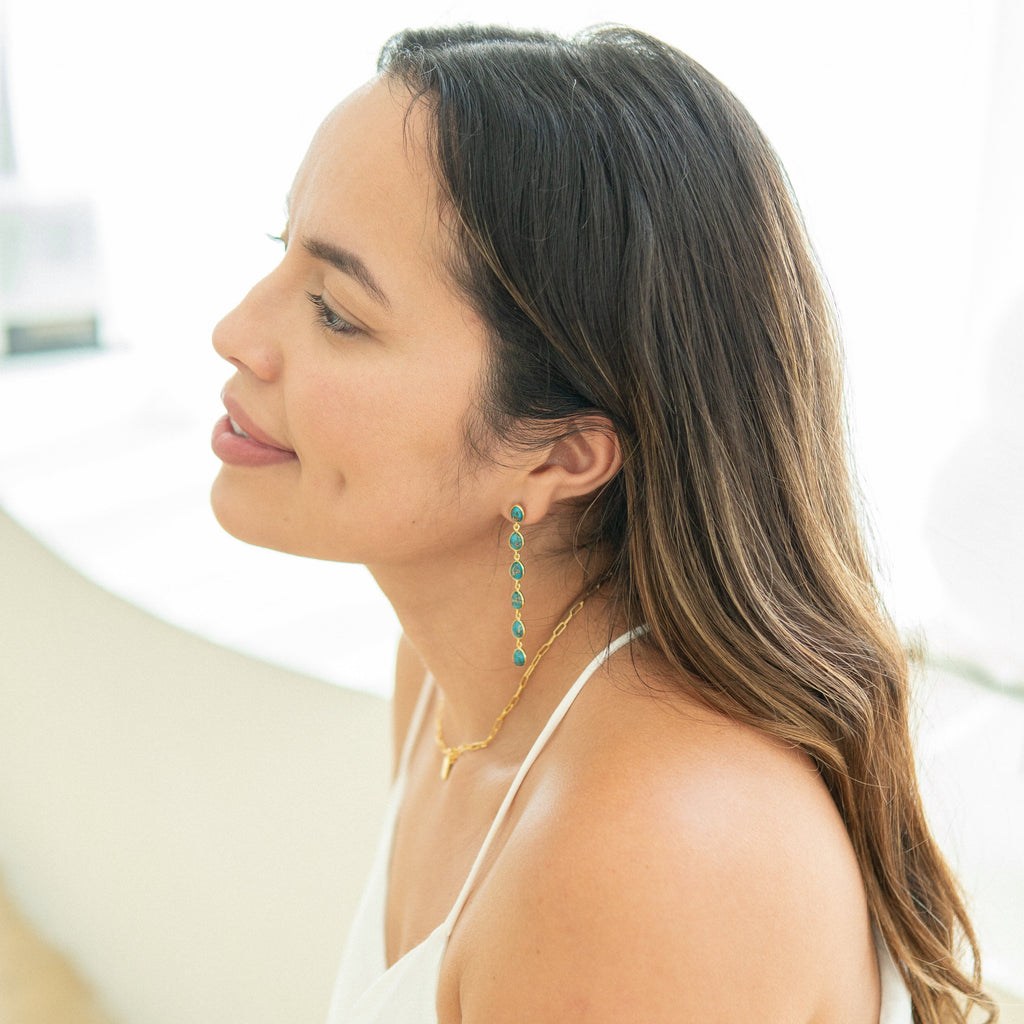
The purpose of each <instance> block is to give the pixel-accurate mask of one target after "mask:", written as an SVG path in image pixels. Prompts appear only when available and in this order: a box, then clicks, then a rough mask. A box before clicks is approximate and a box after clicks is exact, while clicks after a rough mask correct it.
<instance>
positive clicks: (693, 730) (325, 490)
mask: <svg viewBox="0 0 1024 1024" xmlns="http://www.w3.org/2000/svg"><path fill="white" fill-rule="evenodd" d="M282 240H283V241H284V243H285V246H286V249H285V254H284V257H283V259H282V261H281V263H280V265H279V266H278V267H277V268H276V269H275V270H274V271H273V272H272V273H271V274H270V276H269V277H267V278H266V279H265V280H264V281H262V282H260V283H259V284H258V285H257V286H256V287H255V288H254V289H253V291H252V292H251V293H250V294H249V296H248V297H247V298H246V299H245V300H244V301H243V303H242V304H241V305H240V306H239V307H238V308H237V309H236V310H235V311H234V312H233V313H231V314H229V315H228V317H227V318H226V319H225V320H224V321H223V322H222V323H221V324H220V325H219V326H218V328H217V331H216V335H215V347H216V348H217V351H218V352H219V353H220V354H221V355H222V356H223V357H224V358H226V359H227V360H229V361H230V362H231V363H233V364H234V366H235V367H236V371H237V372H236V373H235V375H234V377H233V378H232V379H231V381H230V382H229V383H228V385H227V387H226V389H225V394H224V403H225V406H226V409H227V412H228V416H226V417H225V418H224V419H223V420H222V421H221V423H220V424H218V427H217V429H216V431H215V435H214V448H215V450H216V451H217V453H218V454H219V455H220V456H221V458H222V460H223V461H224V468H223V469H222V471H221V472H220V474H219V476H218V478H217V480H216V483H215V484H214V488H213V505H214V509H215V512H216V514H217V517H218V519H219V520H220V522H221V523H222V525H223V526H224V527H225V528H226V529H227V530H229V531H230V532H231V533H233V534H235V535H236V536H238V537H240V538H242V539H244V540H247V541H250V542H252V543H256V544H261V545H264V546H267V547H272V548H277V549H280V550H284V551H291V552H294V553H296V554H300V555H307V556H312V557H316V558H325V559H334V560H338V561H355V562H362V563H364V564H366V565H367V566H368V567H369V568H370V570H371V571H372V572H373V575H374V577H375V578H376V580H377V582H378V583H379V584H380V586H381V587H382V589H383V590H384V592H385V593H386V594H387V596H388V598H389V599H390V601H391V602H392V604H393V605H394V608H395V610H396V611H397V613H398V616H399V619H400V620H401V622H402V626H403V633H404V635H403V638H402V641H401V644H400V649H399V652H398V663H397V672H396V686H395V701H394V722H395V745H396V750H397V751H400V752H401V754H400V757H399V759H398V763H397V765H396V775H397V778H396V783H395V787H394V791H393V793H392V798H391V806H390V811H389V818H388V826H387V829H386V830H385V835H384V837H383V839H382V846H381V850H380V854H379V857H378V862H377V865H376V868H375V872H374V875H373V877H372V878H371V881H370V884H369V888H368V890H367V894H366V898H365V899H364V903H363V906H362V908H361V910H360V912H359V915H358V916H357V920H356V922H355V925H354V928H353V933H352V937H351V939H350V942H349V947H348V950H347V952H346V956H345V960H344V963H343V965H342V971H341V976H340V978H339V982H338V987H337V990H336V993H335V999H334V1004H333V1006H332V1010H331V1016H330V1020H331V1022H332V1024H341V1022H369V1021H388V1022H395V1024H400V1022H404V1021H410V1022H411V1021H417V1022H418V1021H427V1020H431V1021H433V1020H435V1019H436V1020H438V1021H440V1022H442V1024H449V1022H457V1021H461V1022H463V1024H476V1022H487V1024H500V1022H505V1021H508V1022H513V1021H515V1022H520V1021H527V1020H528V1021H533V1022H542V1021H560V1022H561V1021H565V1020H586V1021H593V1022H605V1021H608V1022H610V1021H616V1022H619V1021H626V1020H630V1021H633V1020H637V1021H641V1020H642V1021H646V1022H656V1021H673V1022H679V1021H690V1020H692V1021H698V1020H699V1021H707V1020H714V1021H758V1022H780V1024H781V1022H786V1024H793V1022H807V1024H811V1022H814V1024H847V1022H849V1024H868V1022H871V1024H875V1022H877V1021H879V1020H884V1021H886V1022H890V1021H892V1022H895V1021H909V1020H910V1019H911V1009H910V1000H912V1001H913V1019H914V1020H916V1021H920V1022H929V1024H932V1022H938V1021H962V1020H964V1012H963V1008H964V1007H965V1006H966V1005H968V1004H970V1003H971V1002H972V1001H981V1000H983V999H984V996H983V995H982V993H981V991H980V989H979V987H978V985H979V976H978V973H977V967H975V974H974V976H973V977H969V976H966V975H965V974H964V973H963V972H962V970H961V967H960V966H959V962H958V959H957V955H958V952H959V949H958V942H959V941H960V940H961V939H965V940H966V943H967V945H968V946H969V948H970V951H971V953H972V954H973V955H974V958H975V965H977V950H976V945H975V941H974V937H973V933H972V931H971V927H970V923H969V921H968V919H967V917H966V914H965V911H964V908H963V904H962V902H961V900H960V896H959V894H958V891H957V887H956V885H955V883H954V881H953V879H952V877H951V876H950V873H949V871H948V869H947V868H946V866H945V864H944V862H943V860H942V857H941V855H940V853H939V852H938V850H937V849H936V847H935V844H934V842H933V840H932V838H931V837H930V835H929V832H928V830H927V827H926V824H925V822H924V819H923V816H922V811H921V806H920V802H919V799H918V796H917V791H916V787H915V782H914V767H913V759H912V752H911V746H910V741H909V738H908V731H907V706H906V703H907V664H906V659H905V657H904V654H903V652H902V650H901V647H900V643H899V640H898V638H897V636H896V633H895V631H894V629H893V627H892V625H891V623H890V622H889V620H888V618H887V617H886V615H885V613H884V611H883V609H882V607H881V605H880V602H879V599H878V596H877V593H876V591H875V588H874V584H873V581H872V576H871V572H870V569H869V566H868V563H867V560H866V557H865V554H864V550H863V546H862V542H861V537H860V533H859V528H858V523H857V516H856V511H855V507H854V503H853V499H852V487H851V482H850V478H849V475H848V468H847V450H846V440H845V435H844V428H843V417H842V408H841V390H842V385H841V377H840V368H839V355H838V343H837V338H836V331H835V327H834V323H833V319H832V314H831V311H830V308H829V303H828V301H827V297H826V293H825V290H824V286H823V284H822V281H821V279H820V277H819V274H818V272H817V270H816V267H815V264H814V260H813V256H812V253H811V250H810V247H809V245H808V243H807V240H806V238H805V235H804V232H803V228H802V225H801V222H800V218H799V215H798V213H797V210H796V206H795V203H794V201H793V199H792V197H791V196H790V194H789V190H788V187H787V182H786V179H785V177H784V174H783V172H782V170H781V168H780V166H779V164H778V161H777V159H776V157H775V156H774V154H773V152H772V150H771V148H770V147H769V145H768V143H767V142H766V141H765V140H764V138H763V136H762V135H761V134H760V132H759V130H758V129H757V127H756V126H755V125H754V123H753V122H752V120H751V119H750V117H749V115H748V114H747V113H746V111H745V110H744V109H743V108H742V107H741V106H740V105H739V104H738V103H737V101H736V100H735V99H734V98H733V97H732V96H731V94H730V93H728V92H727V91H726V90H725V89H724V88H723V87H722V86H721V85H720V84H719V83H718V82H717V81H716V80H715V79H714V78H713V77H711V76H710V75H709V74H708V73H707V72H706V71H704V70H703V69H702V68H701V67H699V66H698V65H696V64H695V63H694V62H693V61H691V60H689V59H688V58H686V57H685V56H683V55H682V54H679V53H678V52H676V51H675V50H673V49H671V48H669V47H667V46H665V45H663V44H662V43H659V42H657V41H656V40H653V39H650V38H648V37H646V36H642V35H639V34H636V33H634V32H631V31H628V30H625V29H614V28H613V29H601V30H598V31H593V32H589V33H587V34H585V35H583V36H581V37H579V38H577V39H576V40H573V41H562V40H559V39H557V38H554V37H551V36H548V35H545V34H537V33H519V32H513V31H509V30H505V29H478V28H458V29H452V30H447V29H446V30H433V29H432V30H426V31H421V32H406V33H402V34H401V35H399V36H397V37H395V38H394V39H392V40H391V41H390V42H389V43H388V45H387V46H386V47H385V49H384V51H383V53H382V56H381V59H380V63H379V67H378V75H377V77H376V78H375V79H373V80H372V81H371V82H370V83H368V84H367V85H366V86H365V87H364V88H363V89H361V90H359V91H358V92H356V93H355V94H354V95H353V96H351V97H349V99H347V100H346V101H345V102H343V103H342V104H341V105H340V106H339V107H338V108H337V109H336V110H335V111H334V112H333V113H332V114H331V115H330V116H329V117H328V119H327V120H326V121H325V122H324V124H323V126H322V127H321V129H320V130H319V132H318V134H317V136H316V138H315V139H314V141H313V143H312V146H311V148H310V150H309V153H308V155H307V156H306V159H305V161H304V163H303V165H302V167H301V168H300V170H299V172H298V176H297V177H296V179H295V183H294V186H293V189H292V192H291V194H290V196H289V216H288V224H287V230H286V232H285V234H284V236H283V239H282ZM908 993H909V998H908Z"/></svg>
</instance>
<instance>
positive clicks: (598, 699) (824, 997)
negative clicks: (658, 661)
mask: <svg viewBox="0 0 1024 1024" xmlns="http://www.w3.org/2000/svg"><path fill="white" fill-rule="evenodd" d="M588 698H589V699H588V700H586V701H584V702H583V703H581V706H580V708H579V713H578V714H576V715H573V716H570V718H569V719H567V720H566V722H565V723H564V726H565V733H564V735H563V736H562V737H561V739H560V742H559V743H558V744H557V745H553V746H552V748H551V752H550V754H551V756H550V759H549V763H548V766H547V768H546V770H545V771H544V772H543V773H539V774H538V777H537V778H536V779H535V780H534V783H533V792H532V793H531V794H530V799H529V803H528V806H527V809H526V810H525V811H524V813H523V816H522V819H521V821H520V824H519V826H517V828H516V830H515V833H514V834H513V836H512V838H511V839H510V841H509V844H508V846H507V847H506V850H505V851H504V852H503V855H502V857H501V860H500V862H498V863H497V864H496V870H495V871H494V872H493V874H492V876H491V881H490V882H489V884H488V885H487V887H486V894H485V893H484V892H482V893H481V895H482V896H484V900H482V903H485V904H490V906H482V907H481V910H485V911H486V913H481V914H479V915H474V918H473V920H472V922H471V927H472V928H473V929H474V931H476V930H477V928H480V929H481V930H483V931H484V932H485V933H486V936H485V937H484V940H483V942H482V943H481V944H480V945H477V946H476V948H477V949H480V948H486V949H489V950H493V951H494V956H493V958H492V956H490V955H488V956H485V957H481V958H479V959H478V960H477V961H476V964H475V965H471V964H469V963H467V966H466V969H465V974H464V976H463V979H462V991H463V993H464V994H465V996H464V1002H463V1010H464V1013H463V1017H462V1020H463V1022H464V1024H475V1022H476V1021H478V1020H480V1021H482V1020H488V1021H494V1022H499V1024H500V1022H502V1021H506V1020H507V1021H512V1020H533V1021H548V1020H551V1021H554V1020H566V1019H570V1020H574V1019H581V1020H587V1021H594V1022H604V1021H622V1020H644V1021H649V1022H660V1021H666V1022H667V1021H673V1022H688V1021H698V1020H699V1021H706V1020H716V1021H752V1020H758V1021H762V1022H767V1024H771V1022H775V1021H778V1022H782V1021H786V1022H798V1021H804V1022H808V1024H810V1022H815V1024H818V1022H823V1021H828V1022H833V1021H835V1022H843V1024H846V1022H856V1021H869V1020H871V1019H872V1015H874V1017H875V1019H876V1020H877V1012H878V1010H877V992H876V991H875V990H874V986H875V985H876V982H875V978H874V966H873V963H874V962H873V947H872V944H871V931H870V925H869V923H868V917H867V910H866V903H865V898H864V893H863V887H862V883H861V878H860V873H859V870H858V867H857V863H856V859H855V857H854V854H853V851H852V849H851V846H850V843H849V840H848V838H847V834H846V830H845V828H844V827H843V824H842V821H841V820H840V818H839V815H838V813H837V812H836V810H835V807H834V805H833V803H832V800H831V798H830V797H829V794H828V793H827V791H826V789H825V787H824V785H823V783H822V782H821V779H820V777H819V776H818V774H817V772H816V771H815V769H814V767H813V765H812V764H811V763H810V761H809V760H808V759H807V758H806V757H805V756H804V755H802V754H801V753H799V752H797V751H794V750H792V749H787V748H786V747H784V746H782V745H780V744H778V743H776V742H775V741H773V740H772V739H770V738H768V737H766V736H764V735H762V734H760V733H758V732H757V731H756V730H753V729H749V728H746V727H744V726H742V725H739V724H737V723H735V722H731V721H729V720H727V719H724V718H722V717H720V716H717V715H715V714H714V713H712V712H710V711H707V710H706V709H704V708H702V707H700V706H699V705H696V704H694V703H690V702H687V701H672V700H668V699H659V698H654V697H651V696H650V695H649V694H647V695H644V694H641V693H638V692H632V693H628V692H622V691H619V690H616V689H615V688H614V687H608V686H605V687H603V688H595V690H594V692H593V693H592V694H590V695H588ZM538 766H539V762H538ZM492 927H493V928H494V930H493V931H489V929H491V928H492ZM476 999H479V1004H476V1003H475V1002H474V1001H475V1000H476Z"/></svg>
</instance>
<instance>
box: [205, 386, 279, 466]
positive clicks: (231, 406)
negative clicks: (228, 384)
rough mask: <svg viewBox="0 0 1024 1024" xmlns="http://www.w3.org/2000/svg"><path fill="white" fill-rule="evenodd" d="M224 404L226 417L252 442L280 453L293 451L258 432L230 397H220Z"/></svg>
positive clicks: (260, 431)
mask: <svg viewBox="0 0 1024 1024" xmlns="http://www.w3.org/2000/svg"><path fill="white" fill-rule="evenodd" d="M221 397H222V399H223V402H224V408H225V409H227V411H228V415H229V416H230V417H231V418H232V419H233V420H234V421H235V423H237V424H238V426H240V427H241V428H242V430H244V431H245V432H246V433H247V434H248V435H249V436H250V437H251V438H252V439H253V440H254V441H258V442H259V443H260V444H263V445H266V446H267V447H268V448H277V449H279V450H280V451H282V452H292V454H294V449H293V448H289V447H288V445H286V444H281V442H280V441H278V440H277V439H276V438H273V437H271V436H270V434H268V433H267V432H266V431H265V430H260V428H259V427H258V426H256V424H255V423H253V421H252V420H251V419H249V417H248V415H246V413H245V410H244V409H243V408H242V407H241V406H240V405H239V404H238V402H236V401H235V400H234V399H233V398H232V397H231V396H230V395H227V394H225V395H223V396H221Z"/></svg>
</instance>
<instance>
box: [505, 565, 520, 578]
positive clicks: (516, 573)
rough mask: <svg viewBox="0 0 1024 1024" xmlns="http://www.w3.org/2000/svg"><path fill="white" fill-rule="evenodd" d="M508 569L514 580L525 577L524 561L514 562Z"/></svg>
mask: <svg viewBox="0 0 1024 1024" xmlns="http://www.w3.org/2000/svg"><path fill="white" fill-rule="evenodd" d="M508 571H509V574H510V575H511V577H512V579H514V580H521V579H522V578H523V563H522V562H513V563H512V564H511V565H510V566H509V567H508Z"/></svg>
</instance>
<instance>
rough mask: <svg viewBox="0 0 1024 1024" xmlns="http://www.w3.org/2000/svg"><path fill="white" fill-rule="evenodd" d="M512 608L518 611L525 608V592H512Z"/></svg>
mask: <svg viewBox="0 0 1024 1024" xmlns="http://www.w3.org/2000/svg"><path fill="white" fill-rule="evenodd" d="M512 607H513V608H515V610H516V611H519V609H520V608H522V607H523V592H522V591H521V590H513V591H512Z"/></svg>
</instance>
